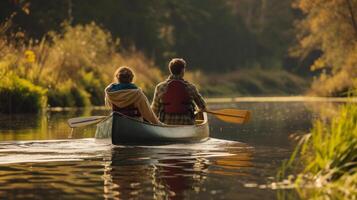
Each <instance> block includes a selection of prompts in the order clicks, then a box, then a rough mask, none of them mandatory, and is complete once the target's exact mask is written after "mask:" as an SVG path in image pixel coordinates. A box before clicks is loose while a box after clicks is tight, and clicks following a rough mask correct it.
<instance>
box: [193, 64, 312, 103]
mask: <svg viewBox="0 0 357 200" xmlns="http://www.w3.org/2000/svg"><path fill="white" fill-rule="evenodd" d="M187 78H188V79H189V80H191V81H192V82H194V83H196V84H197V85H199V86H201V87H200V91H201V93H202V94H203V95H204V96H206V97H222V96H224V97H236V96H288V95H300V94H303V93H305V92H306V90H307V89H308V88H309V86H310V84H311V80H309V79H306V78H302V77H300V76H297V75H295V74H292V73H290V72H287V71H284V70H277V69H271V70H263V69H261V68H250V69H242V70H236V71H233V72H230V73H222V74H203V73H200V72H193V73H188V74H187Z"/></svg>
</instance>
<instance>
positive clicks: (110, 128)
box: [96, 112, 209, 144]
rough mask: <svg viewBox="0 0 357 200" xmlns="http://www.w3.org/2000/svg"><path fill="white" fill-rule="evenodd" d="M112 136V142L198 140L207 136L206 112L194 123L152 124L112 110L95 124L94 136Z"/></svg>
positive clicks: (142, 142)
mask: <svg viewBox="0 0 357 200" xmlns="http://www.w3.org/2000/svg"><path fill="white" fill-rule="evenodd" d="M110 135H111V137H112V143H113V144H128V143H130V144H155V143H156V144H157V143H182V142H199V141H203V140H205V139H207V138H208V135H209V127H208V120H207V114H206V113H202V114H199V115H198V116H197V119H196V124H195V125H177V126H176V125H166V126H160V125H153V124H149V123H145V122H141V121H138V120H135V119H132V118H130V117H127V116H124V115H122V114H120V113H118V112H114V113H113V114H112V116H111V117H110V118H108V119H106V120H104V121H103V122H101V123H99V124H98V125H97V132H96V137H97V138H100V137H106V136H107V137H108V136H110Z"/></svg>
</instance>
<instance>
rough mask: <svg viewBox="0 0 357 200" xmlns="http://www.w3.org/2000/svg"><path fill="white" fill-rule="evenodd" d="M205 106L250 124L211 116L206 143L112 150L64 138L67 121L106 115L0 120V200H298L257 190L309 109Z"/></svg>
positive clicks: (80, 134) (83, 135)
mask: <svg viewBox="0 0 357 200" xmlns="http://www.w3.org/2000/svg"><path fill="white" fill-rule="evenodd" d="M319 106H321V104H320V105H319ZM210 107H211V108H212V109H216V108H221V107H236V108H241V109H249V110H252V113H253V118H252V120H251V122H250V123H249V124H247V125H244V126H243V125H233V124H226V123H224V122H221V121H219V120H217V119H215V118H214V117H212V116H211V117H210V129H211V137H213V138H219V139H213V138H211V139H210V140H208V141H206V142H204V143H198V144H173V145H164V146H140V147H139V146H116V147H114V146H112V145H111V144H110V143H109V142H108V140H95V139H93V138H92V137H93V135H94V133H95V126H88V127H84V128H81V129H76V130H75V131H74V132H73V134H71V129H70V128H69V127H68V126H67V123H66V121H67V119H68V118H71V117H78V116H89V115H103V114H106V113H107V111H100V110H77V111H63V112H47V113H43V114H39V115H14V116H0V185H1V187H0V199H3V198H5V199H50V198H55V199H73V198H74V196H75V199H131V198H134V199H153V198H156V199H167V198H169V199H182V198H185V199H277V198H279V199H284V196H289V198H291V199H298V197H297V195H296V194H295V192H294V191H290V190H287V191H283V192H282V191H275V190H271V189H268V188H265V189H262V188H259V187H257V186H259V185H266V184H267V183H269V182H272V181H274V177H275V175H276V172H277V170H278V168H279V167H280V165H281V162H282V160H284V159H287V158H289V156H290V153H291V151H292V148H293V145H292V143H291V141H290V139H289V136H290V134H295V133H302V132H307V131H308V130H309V128H310V127H311V122H310V121H311V119H313V118H314V117H316V114H314V112H312V111H314V109H312V107H311V104H306V103H299V102H289V103H283V102H279V103H252V102H249V103H240V104H211V105H210ZM313 108H315V107H314V106H313ZM69 138H70V139H69ZM242 142H243V143H242ZM281 194H284V195H281ZM282 196H283V197H282Z"/></svg>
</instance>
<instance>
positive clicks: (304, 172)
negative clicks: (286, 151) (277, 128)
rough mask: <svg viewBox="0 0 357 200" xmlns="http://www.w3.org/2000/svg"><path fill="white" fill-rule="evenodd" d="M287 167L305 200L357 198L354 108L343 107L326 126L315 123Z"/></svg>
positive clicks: (351, 106)
mask: <svg viewBox="0 0 357 200" xmlns="http://www.w3.org/2000/svg"><path fill="white" fill-rule="evenodd" d="M295 153H296V154H294V155H293V157H292V160H291V162H290V167H291V166H293V167H292V168H293V169H294V170H297V171H298V172H299V173H298V175H297V177H296V179H295V183H294V184H295V186H296V187H297V188H298V191H299V193H300V194H301V195H302V196H303V197H304V198H311V197H312V198H314V199H356V198H357V105H356V104H352V103H350V104H347V105H345V106H343V107H342V108H341V110H340V113H339V115H338V116H337V117H335V118H333V119H332V120H331V121H329V122H323V121H316V122H315V123H314V127H313V129H312V131H311V133H310V134H308V135H306V136H305V137H304V138H303V139H302V141H301V143H300V144H299V145H298V147H297V149H296V151H295Z"/></svg>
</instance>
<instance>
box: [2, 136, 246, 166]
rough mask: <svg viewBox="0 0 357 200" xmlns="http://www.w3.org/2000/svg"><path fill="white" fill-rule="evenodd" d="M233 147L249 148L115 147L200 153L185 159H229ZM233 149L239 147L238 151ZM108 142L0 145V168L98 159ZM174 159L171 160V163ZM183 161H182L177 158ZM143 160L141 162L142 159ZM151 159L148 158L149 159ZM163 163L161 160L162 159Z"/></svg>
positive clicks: (223, 144) (219, 143)
mask: <svg viewBox="0 0 357 200" xmlns="http://www.w3.org/2000/svg"><path fill="white" fill-rule="evenodd" d="M233 145H235V147H234V148H242V149H246V148H250V147H247V146H246V145H244V144H242V143H239V142H233V141H226V140H219V139H209V140H207V141H205V142H203V143H196V144H170V145H162V146H129V147H125V146H115V148H116V149H119V148H129V149H132V148H147V149H151V150H152V151H155V149H168V150H199V151H201V152H199V153H196V154H193V155H191V156H189V157H187V156H186V157H185V158H195V157H197V156H199V157H213V156H230V155H233V154H230V153H228V152H225V151H222V149H224V148H229V146H233ZM236 145H239V147H237V146H236ZM112 147H114V146H113V145H111V143H110V140H105V139H101V140H96V139H94V138H90V139H73V140H72V139H70V140H42V141H41V140H39V141H17V142H3V143H0V164H10V163H24V162H56V161H81V160H83V159H89V158H101V157H104V156H106V155H107V156H108V154H109V153H111V152H110V151H111V150H112ZM172 158H174V157H172V156H171V157H170V159H172ZM179 158H182V157H179ZM141 159H143V158H141ZM148 159H150V158H148ZM163 159H164V158H163Z"/></svg>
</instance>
